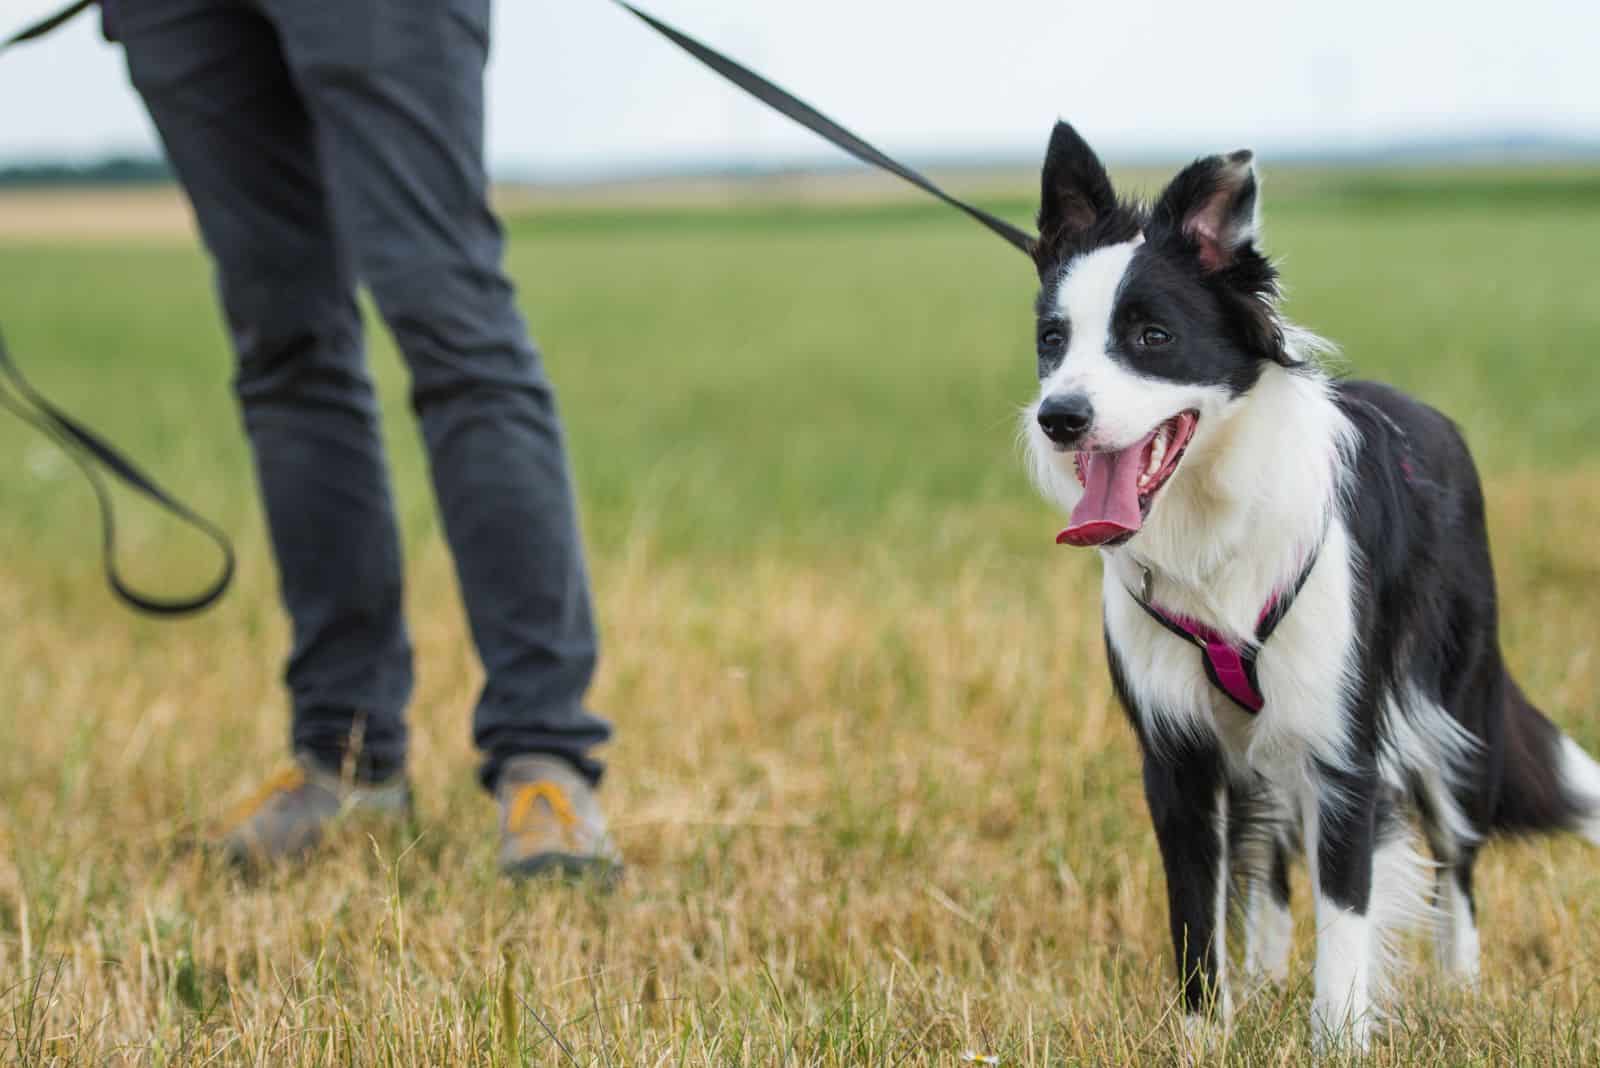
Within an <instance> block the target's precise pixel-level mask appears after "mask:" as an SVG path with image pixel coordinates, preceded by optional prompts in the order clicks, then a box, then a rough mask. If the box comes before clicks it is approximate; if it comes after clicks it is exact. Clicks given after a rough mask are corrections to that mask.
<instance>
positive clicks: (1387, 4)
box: [0, 0, 1600, 175]
mask: <svg viewBox="0 0 1600 1068" xmlns="http://www.w3.org/2000/svg"><path fill="white" fill-rule="evenodd" d="M135 2H137V0H135ZM326 2H330V3H331V2H338V0H326ZM407 2H410V0H407ZM416 2H442V0H416ZM55 6H57V4H56V0H0V28H3V29H5V30H6V31H8V32H9V31H10V30H11V29H13V28H16V27H18V26H20V25H21V24H22V23H23V22H25V21H27V20H28V19H29V18H31V17H33V16H36V15H40V14H43V13H44V12H46V11H48V10H50V9H51V8H53V7H55ZM641 6H646V5H644V4H641ZM648 7H649V9H650V10H652V11H654V12H655V13H656V14H657V15H659V16H661V17H662V18H664V19H666V20H667V21H669V22H674V23H676V24H677V25H679V26H680V27H681V28H683V29H684V30H685V31H687V32H689V33H691V34H693V35H696V36H699V37H701V38H702V39H704V40H706V41H708V42H709V43H711V44H714V45H716V46H718V47H721V48H723V49H725V50H727V51H729V52H730V53H731V54H733V55H734V56H735V57H736V58H739V59H741V60H742V61H744V62H746V63H748V64H750V65H752V66H754V67H756V68H757V69H758V70H761V71H763V72H764V73H766V74H767V75H769V76H770V77H772V78H773V79H774V80H775V81H777V82H778V83H779V84H781V85H784V86H785V87H787V88H789V89H790V90H792V91H794V92H795V93H797V94H798V95H799V96H801V97H802V98H804V99H806V100H808V101H809V102H811V103H812V104H814V105H816V106H817V107H819V108H821V109H822V110H823V111H825V112H828V113H830V114H832V115H833V116H834V117H835V118H836V119H838V120H840V121H841V122H843V123H844V124H845V125H846V126H849V127H851V128H853V129H855V130H856V131H857V132H859V133H861V134H862V135H864V136H866V137H867V138H868V139H869V140H874V141H877V142H878V143H879V144H880V145H881V146H882V147H883V148H885V149H886V150H888V151H889V152H891V153H892V154H902V155H905V156H908V157H910V158H912V159H916V158H918V157H922V158H928V157H938V158H945V157H951V156H962V155H967V154H976V153H989V152H999V153H1006V154H1009V155H1029V154H1034V153H1037V152H1039V151H1041V150H1042V147H1043V144H1044V140H1045V138H1046V136H1047V134H1048V132H1049V127H1050V124H1051V123H1052V122H1053V121H1054V120H1055V118H1056V117H1057V116H1058V115H1061V116H1065V117H1066V118H1068V119H1070V120H1072V121H1073V122H1074V123H1075V124H1077V125H1078V127H1079V128H1080V129H1081V130H1083V131H1084V133H1085V134H1086V135H1087V136H1088V137H1089V139H1090V141H1091V142H1093V143H1095V144H1097V145H1099V146H1101V147H1102V148H1103V149H1106V150H1108V151H1109V154H1111V155H1113V156H1115V155H1116V154H1117V153H1118V151H1122V152H1129V151H1139V150H1148V149H1155V150H1162V151H1172V152H1182V153H1195V152H1200V151H1214V150H1220V149H1226V148H1233V147H1239V146H1253V147H1256V148H1258V149H1265V150H1266V151H1267V152H1268V153H1269V154H1270V151H1271V149H1272V148H1273V147H1278V148H1280V149H1289V148H1295V149H1302V150H1304V149H1312V150H1315V149H1319V148H1341V149H1342V148H1351V147H1363V146H1370V145H1375V144H1380V143H1388V142H1392V141H1397V140H1403V139H1409V138H1416V137H1425V138H1433V137H1456V136H1470V135H1475V134H1494V133H1504V132H1509V131H1523V132H1535V133H1543V134H1552V135H1558V136H1574V137H1582V138H1587V139H1600V60H1597V58H1596V56H1595V52H1596V49H1597V46H1600V3H1596V2H1595V0H1521V2H1519V3H1516V4H1508V3H1505V2H1503V0H1502V2H1498V3H1492V4H1491V3H1485V2H1481V0H1459V2H1456V3H1443V2H1435V0H1426V2H1411V0H1343V2H1339V3H1310V2H1305V3H1302V2H1299V0H1236V2H1232V3H1227V4H1202V3H1192V2H1189V3H1183V2H1173V3H1157V2H1153V0H1120V2H1119V0H1096V2H1093V3H1088V2H1079V0H985V2H983V3H981V4H979V3H962V4H950V3H945V4H940V3H936V2H929V0H809V2H805V3H800V2H789V3H780V2H777V0H653V2H652V3H650V4H648ZM495 18H496V33H497V37H496V42H495V56H494V60H493V62H492V65H491V69H490V158H491V161H492V164H493V166H494V167H495V168H496V170H497V171H498V172H500V173H502V174H504V173H507V172H511V173H518V174H522V173H542V174H546V175H560V174H575V173H583V174H595V173H604V172H608V171H613V170H618V169H629V168H635V167H640V166H644V167H655V166H671V165H675V164H680V163H685V162H689V163H721V162H730V161H737V162H780V161H781V162H797V161H800V162H803V161H815V160H836V159H839V158H840V157H839V156H837V155H836V154H835V153H833V152H832V151H831V150H830V149H828V148H826V147H825V146H822V145H821V144H820V143H819V142H818V141H816V139H815V138H813V137H812V136H811V135H810V134H808V133H806V132H805V131H803V130H800V129H798V128H795V127H791V126H790V125H788V124H787V122H786V120H783V119H781V118H778V117H776V116H772V115H768V114H766V113H765V112H764V111H763V110H762V108H761V106H760V105H758V104H756V103H755V102H753V101H749V100H746V99H744V98H743V97H742V96H740V95H739V94H738V93H737V91H736V90H734V89H732V88H731V87H728V86H725V85H723V84H722V83H721V82H720V81H718V80H717V79H716V78H715V77H714V76H713V75H711V74H710V73H709V72H706V71H703V70H702V69H700V68H699V67H698V66H697V65H696V64H694V63H693V61H692V60H690V59H689V58H688V57H687V56H685V55H683V54H682V53H680V52H678V51H677V50H676V49H675V48H673V47H671V46H670V45H668V44H667V43H666V42H665V41H662V40H659V39H657V38H656V37H654V35H653V34H651V33H650V32H649V31H648V30H647V29H646V28H645V27H644V26H643V25H642V24H640V23H637V22H636V21H634V20H633V19H632V18H631V16H626V15H625V14H624V13H622V12H621V11H620V10H619V9H617V8H615V7H613V6H612V5H611V4H610V3H608V2H607V0H497V3H496V16H495ZM153 145H154V140H153V137H152V134H151V132H150V128H149V125H148V123H147V122H146V120H145V119H144V117H143V114H142V113H141V111H140V108H139V104H138V101H137V99H136V98H135V96H134V94H133V93H132V91H131V90H130V89H129V88H128V85H127V81H126V76H125V74H124V72H123V69H122V63H121V57H120V55H119V54H118V52H117V50H116V49H115V48H113V47H111V46H108V45H106V44H105V43H103V42H102V41H100V39H99V35H98V25H97V20H96V19H94V18H86V19H84V20H82V21H81V22H80V23H78V24H76V25H74V26H72V27H70V28H69V29H67V30H64V31H62V32H60V33H59V34H58V35H57V36H56V37H54V38H51V39H49V40H47V41H45V42H43V43H41V44H36V45H31V46H27V47H25V48H19V49H18V50H17V51H15V52H13V53H10V54H8V55H6V56H4V57H0V159H13V160H14V159H18V158H27V157H39V156H60V155H67V156H76V157H82V156H92V155H98V154H101V153H103V152H106V151H111V150H134V151H142V150H147V149H150V148H152V147H153Z"/></svg>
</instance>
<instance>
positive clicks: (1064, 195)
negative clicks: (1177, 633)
mask: <svg viewBox="0 0 1600 1068" xmlns="http://www.w3.org/2000/svg"><path fill="white" fill-rule="evenodd" d="M1257 207H1258V205H1257V184H1256V173H1255V166H1254V164H1253V162H1252V158H1251V155H1250V153H1249V152H1235V153H1233V154H1232V155H1228V156H1211V157H1208V158H1206V159H1202V160H1197V161H1196V162H1194V163H1193V164H1191V165H1190V166H1188V167H1187V168H1185V169H1184V170H1183V171H1182V172H1180V173H1179V174H1178V176H1177V177H1175V178H1174V179H1173V180H1172V182H1171V183H1170V184H1169V185H1168V186H1167V187H1166V189H1165V190H1164V191H1163V192H1162V193H1161V195H1160V196H1159V197H1158V198H1157V199H1156V201H1155V203H1154V204H1153V205H1151V206H1148V207H1147V206H1145V205H1140V204H1131V203H1127V202H1124V201H1119V200H1118V199H1117V196H1116V194H1115V193H1114V192H1113V191H1112V188H1111V181H1110V179H1109V178H1108V177H1107V175H1106V171H1105V167H1104V166H1102V165H1101V163H1100V160H1099V159H1098V158H1097V157H1096V156H1095V154H1094V151H1093V150H1092V149H1091V148H1090V147H1089V146H1088V145H1087V144H1086V143H1085V142H1084V140H1083V138H1081V137H1080V136H1078V133H1077V131H1076V130H1074V129H1073V128H1072V127H1071V126H1069V125H1067V124H1066V123H1058V124H1057V125H1056V128H1055V132H1054V134H1053V135H1052V136H1051V139H1050V150H1049V153H1048V155H1047V156H1046V159H1045V165H1044V182H1043V195H1042V199H1041V203H1040V209H1039V231H1040V235H1039V240H1038V244H1037V246H1036V249H1035V253H1034V258H1035V261H1036V263H1037V265H1038V268H1039V281H1040V291H1039V301H1038V331H1037V334H1036V340H1037V342H1038V355H1039V385H1040V388H1039V395H1038V399H1037V400H1036V401H1035V402H1034V403H1033V404H1032V405H1030V406H1029V407H1028V409H1027V412H1026V415H1025V433H1026V436H1027V441H1028V449H1029V453H1030V455H1031V458H1032V461H1033V465H1034V470H1035V474H1036V476H1037V477H1038V479H1039V481H1040V484H1041V486H1042V487H1043V488H1044V489H1045V490H1046V492H1047V493H1049V494H1050V495H1051V496H1052V497H1055V498H1057V499H1059V501H1060V503H1062V504H1063V505H1064V506H1066V507H1068V508H1070V509H1071V511H1072V518H1071V520H1070V522H1069V525H1068V527H1067V529H1066V530H1065V531H1063V532H1062V535H1061V538H1060V539H1059V540H1061V541H1063V542H1065V543H1067V544H1071V545H1113V544H1120V543H1121V542H1123V541H1126V540H1127V539H1129V538H1131V537H1132V536H1133V535H1134V534H1135V533H1137V532H1138V530H1139V528H1140V527H1141V526H1142V525H1143V524H1144V521H1145V518H1146V517H1147V516H1148V515H1149V513H1150V510H1151V509H1152V508H1153V507H1154V506H1155V505H1156V502H1157V501H1158V499H1159V497H1160V495H1161V493H1162V491H1163V490H1164V489H1166V488H1167V486H1168V485H1169V483H1171V482H1172V481H1173V480H1174V479H1180V478H1182V477H1184V473H1183V461H1184V457H1185V455H1186V454H1187V453H1188V452H1189V451H1190V450H1191V449H1192V448H1194V449H1198V448H1200V447H1201V446H1202V445H1203V443H1204V441H1205V439H1206V438H1207V437H1208V436H1209V435H1212V434H1215V433H1216V432H1217V431H1218V429H1219V428H1220V427H1221V426H1222V425H1223V424H1224V423H1225V422H1226V421H1227V419H1228V418H1229V417H1230V415H1231V413H1232V411H1233V410H1234V409H1235V407H1236V406H1237V404H1238V402H1239V400H1240V398H1242V397H1243V396H1244V395H1245V394H1246V393H1247V392H1248V391H1249V390H1250V388H1251V387H1252V386H1253V385H1254V384H1255V383H1256V381H1257V379H1258V378H1259V377H1260V375H1261V373H1262V371H1263V369H1264V368H1266V367H1267V366H1268V365H1270V364H1274V363H1276V364H1281V365H1284V366H1290V365H1293V364H1294V363H1295V362H1296V361H1295V359H1294V357H1293V355H1292V354H1291V353H1290V351H1289V349H1288V346H1287V345H1286V343H1285V337H1284V330H1283V327H1282V325H1281V323H1280V320H1279V319H1278V316H1277V313H1276V308H1275V304H1276V300H1277V296H1278V289H1277V273H1276V271H1275V270H1274V269H1273V267H1272V264H1271V263H1270V262H1269V261H1268V260H1267V259H1266V257H1264V256H1263V255H1262V254H1261V253H1260V252H1259V251H1258V250H1257V248H1256V235H1257V228H1258V221H1257V219H1258V216H1257Z"/></svg>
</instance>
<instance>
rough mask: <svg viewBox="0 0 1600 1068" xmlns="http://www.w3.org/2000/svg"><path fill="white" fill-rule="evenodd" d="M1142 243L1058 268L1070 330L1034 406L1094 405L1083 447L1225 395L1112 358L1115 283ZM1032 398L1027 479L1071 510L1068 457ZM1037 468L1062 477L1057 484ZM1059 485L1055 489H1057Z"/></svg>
mask: <svg viewBox="0 0 1600 1068" xmlns="http://www.w3.org/2000/svg"><path fill="white" fill-rule="evenodd" d="M1141 244H1143V238H1139V239H1135V240H1133V241H1126V242H1123V243H1122V244H1119V245H1109V246H1107V247H1105V248H1098V249H1095V250H1094V251H1093V252H1089V253H1086V254H1084V255H1082V256H1079V257H1077V258H1075V259H1073V260H1071V261H1070V262H1068V264H1067V265H1066V267H1065V268H1064V271H1065V274H1064V276H1063V277H1062V279H1061V282H1060V284H1059V285H1058V286H1057V288H1056V310H1057V312H1058V313H1059V314H1060V315H1061V316H1062V317H1063V318H1064V319H1066V321H1067V322H1068V324H1069V326H1070V330H1069V338H1070V340H1069V341H1068V342H1067V351H1066V354H1065V355H1064V356H1063V358H1062V360H1061V365H1060V366H1059V367H1057V368H1056V369H1055V371H1053V372H1052V373H1051V374H1050V375H1049V377H1047V378H1046V379H1045V380H1044V381H1043V382H1041V383H1040V386H1039V397H1038V401H1042V400H1044V399H1045V398H1046V397H1049V396H1053V395H1057V394H1059V395H1063V396H1066V395H1072V394H1083V395H1084V396H1087V397H1088V398H1089V403H1090V404H1092V405H1093V406H1094V424H1093V425H1092V427H1091V428H1090V430H1089V433H1088V435H1087V436H1086V438H1085V440H1084V445H1085V446H1086V447H1094V448H1105V449H1123V448H1127V447H1128V446H1130V445H1133V444H1136V443H1137V442H1138V441H1139V440H1140V439H1141V438H1143V437H1144V436H1145V435H1146V434H1148V433H1150V432H1151V431H1152V430H1154V429H1155V428H1156V427H1157V426H1159V425H1160V424H1161V423H1163V422H1165V421H1166V420H1168V419H1171V418H1172V417H1173V416H1175V415H1177V414H1178V413H1179V412H1182V411H1185V410H1187V409H1189V408H1200V407H1202V405H1205V404H1207V403H1211V404H1215V403H1217V402H1219V401H1220V400H1221V399H1222V398H1224V397H1226V395H1227V391H1226V390H1223V389H1220V388H1218V387H1214V386H1197V385H1191V384H1184V383H1178V382H1168V381H1165V380H1163V379H1160V378H1153V377H1148V376H1145V375H1140V374H1135V373H1134V372H1132V371H1130V370H1128V369H1127V368H1125V367H1124V366H1122V365H1121V364H1120V363H1118V362H1117V361H1116V360H1114V359H1112V357H1111V355H1110V349H1111V347H1112V343H1113V341H1114V339H1113V338H1112V336H1111V331H1112V315H1113V314H1114V313H1115V311H1116V306H1117V297H1118V295H1119V293H1120V292H1121V290H1122V280H1123V278H1124V277H1126V275H1127V273H1128V265H1129V264H1130V263H1132V262H1133V256H1134V253H1135V252H1137V251H1138V249H1139V246H1140V245H1141ZM1038 401H1036V402H1035V403H1034V404H1033V405H1032V406H1031V407H1030V408H1029V410H1028V411H1027V412H1026V413H1025V418H1026V419H1027V421H1028V424H1029V430H1028V439H1029V447H1030V452H1031V453H1032V457H1033V461H1034V466H1035V477H1036V480H1037V481H1039V485H1040V488H1041V489H1042V490H1044V491H1045V492H1046V493H1047V494H1048V495H1049V496H1051V497H1052V498H1054V499H1056V500H1057V501H1058V503H1060V504H1061V505H1062V506H1063V507H1065V508H1067V509H1069V510H1070V509H1071V508H1072V507H1073V505H1075V504H1077V501H1078V497H1080V496H1081V495H1082V490H1081V489H1080V488H1079V486H1078V483H1077V479H1076V477H1074V476H1073V474H1072V469H1071V464H1072V455H1071V454H1070V453H1057V452H1056V451H1055V450H1054V449H1053V448H1052V447H1051V444H1050V441H1049V439H1047V438H1045V436H1044V434H1043V432H1042V431H1040V430H1039V429H1038V426H1037V421H1036V420H1035V418H1034V416H1035V414H1036V412H1037V410H1038ZM1041 465H1045V466H1048V467H1053V468H1055V469H1057V470H1058V471H1059V472H1061V473H1062V474H1064V475H1065V476H1066V478H1065V479H1064V480H1058V479H1056V478H1054V477H1052V476H1050V475H1049V474H1048V473H1044V477H1040V476H1041V473H1040V472H1039V471H1038V468H1039V467H1040V466H1041ZM1058 482H1059V485H1058V484H1057V483H1058Z"/></svg>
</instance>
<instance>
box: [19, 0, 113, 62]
mask: <svg viewBox="0 0 1600 1068" xmlns="http://www.w3.org/2000/svg"><path fill="white" fill-rule="evenodd" d="M98 2H99V0H77V2H76V3H73V4H69V5H68V6H67V7H64V8H62V9H61V10H60V11H57V12H56V13H55V14H54V15H51V16H49V17H48V18H43V19H40V20H39V21H38V22H35V23H33V24H31V25H29V26H24V27H23V28H22V29H20V30H18V31H17V32H16V33H14V34H12V35H11V36H10V37H7V38H6V39H5V40H4V41H0V52H4V51H5V50H6V49H8V48H10V47H11V46H12V45H19V44H22V43H23V42H24V41H34V40H37V39H39V38H40V37H43V36H44V35H45V34H47V33H50V32H52V31H54V30H58V29H60V28H61V27H62V26H65V25H66V24H67V23H69V22H71V21H72V20H73V19H75V18H77V17H78V16H79V15H81V14H83V13H84V12H85V11H88V10H89V9H90V8H91V7H94V5H95V4H96V3H98Z"/></svg>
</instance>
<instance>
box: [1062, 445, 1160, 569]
mask: <svg viewBox="0 0 1600 1068" xmlns="http://www.w3.org/2000/svg"><path fill="white" fill-rule="evenodd" d="M1155 436H1156V433H1155V431H1151V432H1150V433H1149V434H1147V435H1146V436H1145V437H1144V439H1143V440H1141V441H1140V442H1139V443H1138V444H1137V445H1130V446H1128V447H1127V448H1126V449H1122V450H1121V451H1119V452H1085V453H1079V454H1078V457H1079V462H1080V463H1082V465H1083V499H1082V500H1080V501H1079V502H1078V506H1077V507H1076V508H1074V509H1073V510H1072V515H1071V517H1070V518H1069V519H1068V520H1067V529H1066V530H1063V531H1062V532H1061V533H1060V534H1059V535H1057V537H1056V544H1057V545H1078V546H1086V545H1104V544H1105V543H1106V542H1108V541H1110V540H1112V539H1113V538H1120V537H1121V536H1123V535H1124V534H1132V533H1133V532H1134V531H1136V530H1138V529H1139V527H1140V526H1142V525H1143V524H1144V516H1143V515H1142V514H1140V511H1139V475H1140V473H1141V472H1142V471H1143V470H1144V450H1145V446H1147V445H1149V444H1150V441H1151V439H1153V438H1154V437H1155Z"/></svg>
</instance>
